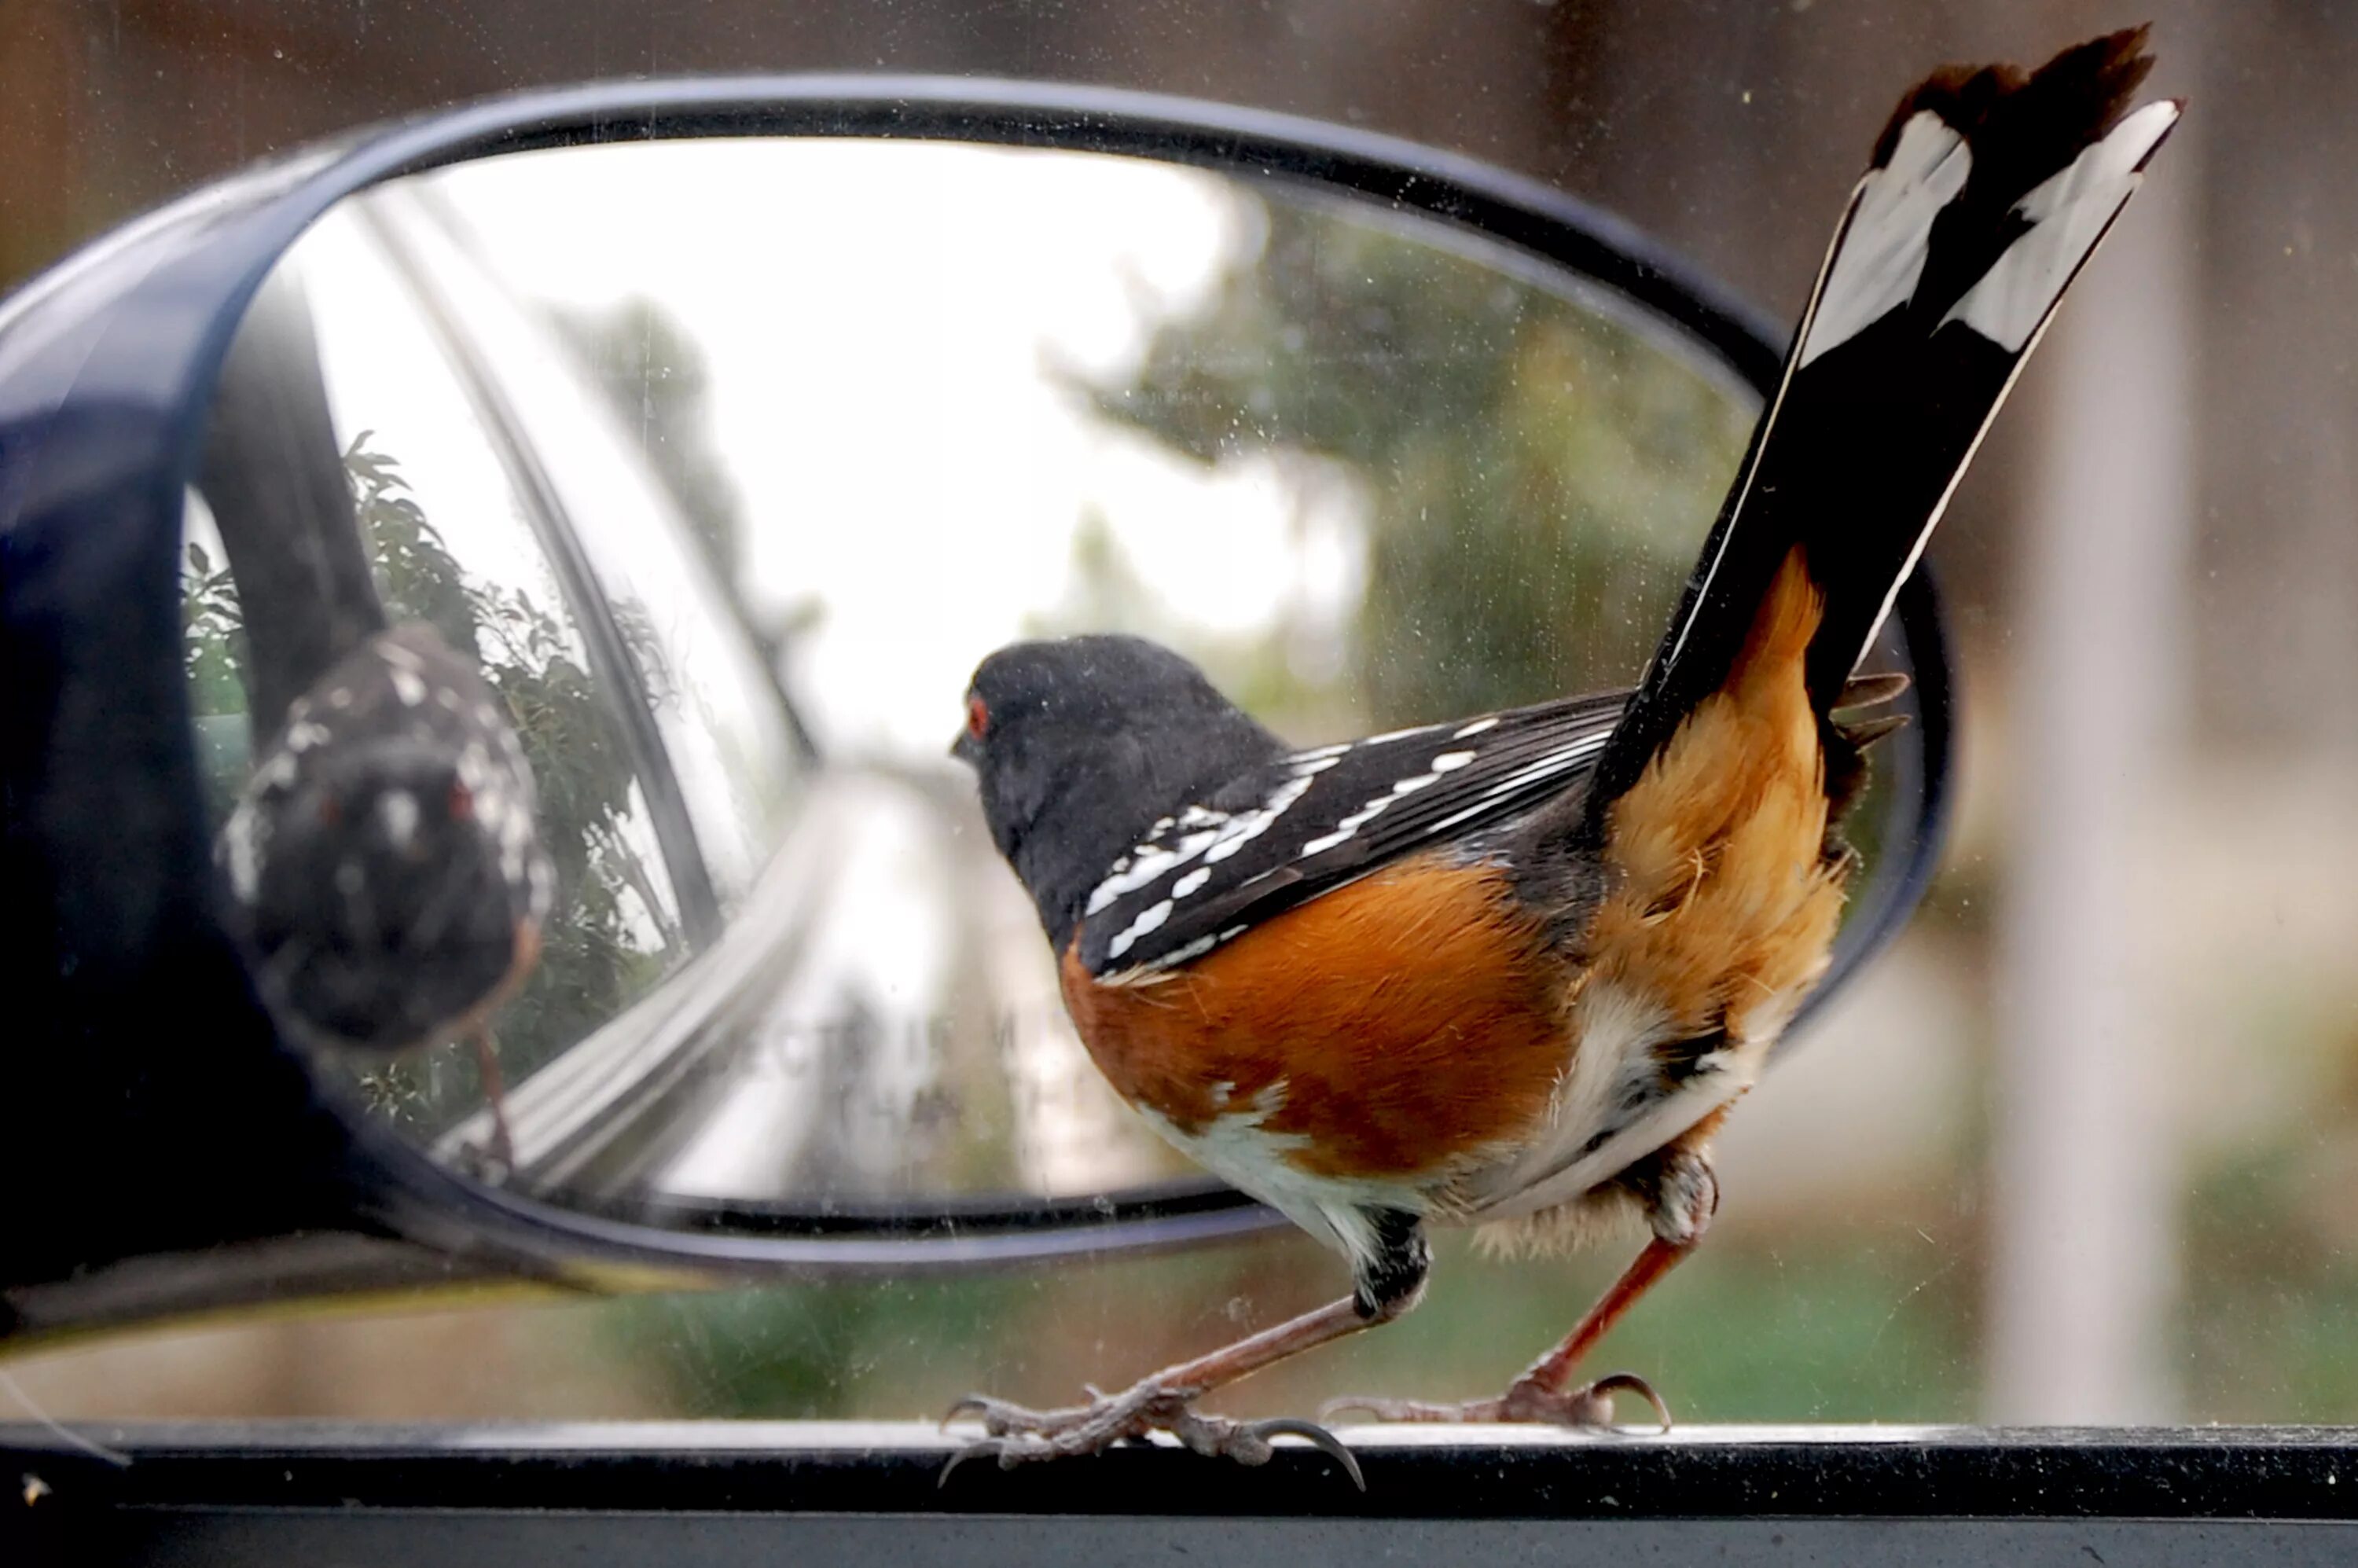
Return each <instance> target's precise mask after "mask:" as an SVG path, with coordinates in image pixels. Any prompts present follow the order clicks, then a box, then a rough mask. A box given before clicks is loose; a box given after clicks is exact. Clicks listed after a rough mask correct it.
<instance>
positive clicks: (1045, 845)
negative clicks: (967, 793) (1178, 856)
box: [950, 636, 1285, 945]
mask: <svg viewBox="0 0 2358 1568" xmlns="http://www.w3.org/2000/svg"><path fill="white" fill-rule="evenodd" d="M966 715H967V717H966V729H965V730H964V732H963V733H961V734H960V735H959V736H958V739H957V743H956V744H955V745H953V746H952V747H951V748H950V751H951V752H952V754H953V755H955V756H957V757H959V758H962V759H963V760H965V761H966V762H969V763H971V764H973V767H974V770H975V773H976V775H977V778H978V781H979V784H980V785H981V790H982V815H983V820H984V821H985V822H987V823H988V824H990V837H991V841H992V842H993V843H995V844H996V845H998V846H999V852H1000V853H1001V854H1002V855H1004V856H1006V857H1007V860H1008V863H1009V864H1010V865H1011V866H1013V867H1014V868H1015V874H1016V875H1017V876H1018V877H1020V878H1021V879H1022V882H1023V885H1024V888H1025V889H1026V890H1027V891H1028V892H1030V893H1031V894H1032V898H1033V903H1035V904H1037V905H1038V906H1039V910H1040V921H1041V924H1042V925H1044V926H1045V927H1046V928H1047V932H1048V936H1049V940H1051V941H1052V942H1055V943H1057V944H1059V945H1062V944H1063V943H1064V942H1065V940H1066V939H1067V938H1068V937H1069V936H1070V935H1071V934H1072V930H1073V927H1074V925H1076V923H1077V922H1078V920H1079V918H1080V913H1081V907H1082V903H1083V901H1084V900H1085V899H1086V898H1087V896H1088V891H1089V889H1091V888H1092V887H1095V886H1096V885H1097V884H1098V881H1101V880H1103V878H1104V876H1105V872H1106V870H1107V868H1108V867H1109V866H1110V865H1111V864H1112V863H1113V861H1114V860H1115V859H1116V858H1117V857H1118V856H1120V854H1121V853H1122V852H1123V851H1124V850H1126V849H1129V848H1130V846H1131V845H1133V844H1135V843H1137V842H1138V841H1139V840H1140V839H1141V838H1145V837H1146V835H1147V834H1148V832H1149V831H1150V829H1151V828H1152V826H1153V824H1154V822H1155V819H1156V818H1158V817H1161V816H1169V815H1172V814H1174V813H1175V812H1177V811H1178V810H1180V809H1181V808H1182V807H1183V806H1187V805H1189V804H1203V803H1208V802H1209V801H1211V800H1212V799H1213V797H1215V796H1216V795H1217V794H1218V793H1219V791H1220V790H1221V789H1222V788H1223V786H1225V785H1228V784H1231V783H1233V782H1235V781H1236V780H1238V779H1239V778H1240V777H1242V776H1243V775H1245V774H1247V773H1249V772H1250V771H1251V770H1252V769H1253V768H1254V767H1255V766H1256V765H1257V764H1259V763H1261V762H1266V761H1268V760H1270V759H1271V758H1273V757H1276V756H1279V755H1282V753H1283V752H1284V749H1285V748H1284V746H1283V745H1282V743H1281V742H1280V741H1278V739H1277V737H1275V736H1274V735H1271V733H1270V732H1269V731H1268V730H1264V729H1262V728H1261V727H1260V725H1258V724H1256V723H1254V722H1253V721H1252V720H1251V719H1249V718H1247V717H1246V716H1245V714H1244V713H1243V712H1241V711H1240V710H1239V709H1238V708H1237V707H1236V705H1235V704H1233V703H1231V702H1229V701H1228V698H1227V697H1222V696H1221V695H1220V694H1219V692H1218V691H1217V689H1215V688H1214V687H1213V685H1212V683H1211V682H1210V681H1208V680H1206V679H1205V678H1204V673H1203V672H1202V671H1201V670H1199V669H1197V668H1196V667H1195V665H1191V664H1189V663H1188V662H1187V661H1186V660H1185V659H1184V658H1181V657H1180V656H1179V655H1178V654H1174V653H1173V652H1172V651H1171V650H1170V649H1168V648H1164V647H1162V646H1159V645H1158V644H1156V643H1150V642H1147V641H1145V640H1144V639H1143V638H1139V637H1118V636H1088V637H1070V638H1065V639H1064V640H1062V641H1059V642H1053V643H1012V644H1011V645H1009V646H1007V647H1004V648H1001V649H1000V650H999V652H997V653H995V654H991V655H990V657H989V658H987V659H985V660H983V661H982V665H981V667H979V669H977V670H976V671H975V673H974V680H973V683H972V684H971V685H969V686H968V687H967V694H966Z"/></svg>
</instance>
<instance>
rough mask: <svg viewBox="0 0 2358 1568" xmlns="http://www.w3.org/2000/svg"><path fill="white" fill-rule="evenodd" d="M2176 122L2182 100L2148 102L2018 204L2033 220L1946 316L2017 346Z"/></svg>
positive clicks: (2093, 245) (2025, 340) (2133, 187)
mask: <svg viewBox="0 0 2358 1568" xmlns="http://www.w3.org/2000/svg"><path fill="white" fill-rule="evenodd" d="M2177 123H2178V105H2177V104H2175V103H2167V102H2165V103H2148V104H2147V105H2146V106H2145V107H2144V108H2142V109H2140V110H2138V111H2137V112H2136V114H2131V115H2129V116H2128V117H2127V118H2126V119H2125V120H2123V121H2122V122H2121V123H2120V124H2117V125H2115V126H2114V127H2113V130H2112V134H2111V135H2107V136H2106V137H2105V138H2104V140H2103V141H2101V142H2098V143H2096V144H2095V145H2094V146H2091V147H2088V148H2086V149H2085V150H2083V151H2082V153H2081V154H2080V156H2079V157H2076V158H2073V159H2072V160H2071V163H2070V164H2069V165H2067V166H2065V167H2064V168H2062V169H2061V170H2059V171H2057V172H2056V173H2055V174H2053V175H2052V176H2050V177H2049V178H2047V179H2046V180H2045V181H2043V182H2042V183H2040V184H2039V185H2038V186H2036V187H2034V188H2033V189H2031V191H2030V194H2028V196H2025V197H2024V198H2023V199H2022V200H2020V201H2018V202H2017V203H2016V204H2015V209H2014V210H2015V211H2016V212H2017V213H2019V214H2020V215H2021V216H2022V217H2023V218H2025V219H2026V220H2028V222H2029V224H2030V227H2029V228H2028V230H2026V231H2025V232H2022V233H2021V234H2020V235H2018V236H2017V237H2016V239H2015V242H2014V243H2012V244H2010V245H2008V246H2007V247H2006V254H2004V255H2002V256H2000V257H1998V258H1997V265H1995V266H1993V267H1991V268H1990V269H1989V271H1988V272H1986V273H1985V274H1983V275H1982V279H1981V281H1980V282H1979V283H1976V284H1974V286H1973V287H1972V288H1970V289H1968V290H1966V291H1965V297H1963V298H1962V299H1960V300H1958V301H1957V303H1956V304H1955V305H1954V306H1952V307H1951V308H1950V310H1949V313H1948V314H1947V315H1946V316H1944V317H1942V322H1943V323H1944V324H1945V323H1947V322H1950V321H1963V323H1964V324H1965V325H1966V326H1968V327H1971V328H1972V329H1973V330H1974V331H1976V332H1979V333H1980V334H1981V335H1982V336H1983V337H1985V338H1987V339H1989V340H1990V341H1992V342H1994V343H1996V344H1997V345H1998V346H1999V347H2000V348H2003V349H2005V350H2006V351H2008V352H2010V353H2020V352H2021V351H2022V350H2023V345H2025V344H2026V343H2028V342H2029V341H2030V335H2031V334H2032V333H2033V332H2035V331H2037V330H2039V323H2040V322H2041V321H2044V320H2045V319H2047V313H2048V312H2049V311H2050V310H2052V309H2053V308H2055V301H2056V300H2057V299H2058V298H2059V297H2061V295H2062V293H2063V288H2064V286H2065V285H2066V284H2069V283H2070V282H2071V275H2072V274H2073V273H2074V272H2076V271H2078V270H2079V266H2080V264H2081V263H2082V262H2083V261H2085V260H2086V259H2087V257H2088V253H2089V252H2091V251H2093V250H2094V249H2095V248H2096V242H2097V241H2099V240H2101V239H2103V238H2104V229H2105V227H2106V225H2108V224H2110V223H2111V222H2112V221H2113V218H2114V215H2115V214H2116V213H2117V212H2119V211H2120V210H2121V207H2122V205H2123V204H2124V203H2125V202H2126V201H2127V200H2128V199H2129V198H2130V197H2131V196H2132V195H2134V194H2135V193H2136V188H2137V181H2138V179H2139V178H2140V175H2139V170H2140V169H2141V168H2143V167H2144V164H2145V160H2146V159H2147V158H2148V157H2152V156H2153V149H2154V148H2155V146H2158V144H2159V143H2160V141H2161V138H2162V137H2163V136H2164V135H2168V134H2169V128H2170V126H2172V125H2174V124H2177Z"/></svg>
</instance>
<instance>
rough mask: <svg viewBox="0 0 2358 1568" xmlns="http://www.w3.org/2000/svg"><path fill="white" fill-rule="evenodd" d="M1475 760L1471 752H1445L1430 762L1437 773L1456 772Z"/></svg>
mask: <svg viewBox="0 0 2358 1568" xmlns="http://www.w3.org/2000/svg"><path fill="white" fill-rule="evenodd" d="M1473 760H1474V753H1473V752H1442V753H1441V755H1439V756H1437V757H1435V758H1433V762H1432V763H1431V764H1430V765H1431V766H1432V768H1433V772H1434V773H1455V772H1456V771H1457V770H1458V769H1460V768H1462V767H1464V766H1465V765H1466V763H1468V762H1472V761H1473Z"/></svg>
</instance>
